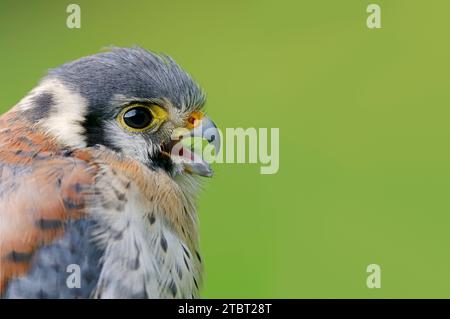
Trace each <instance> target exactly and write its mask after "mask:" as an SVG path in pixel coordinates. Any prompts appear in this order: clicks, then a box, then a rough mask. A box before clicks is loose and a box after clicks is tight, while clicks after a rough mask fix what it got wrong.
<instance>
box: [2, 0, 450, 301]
mask: <svg viewBox="0 0 450 319" xmlns="http://www.w3.org/2000/svg"><path fill="white" fill-rule="evenodd" d="M74 2H75V3H78V4H79V5H80V6H81V19H82V20H81V29H78V30H77V29H72V30H71V29H68V28H67V27H66V17H67V13H66V6H67V5H68V4H69V3H71V2H67V1H53V2H52V1H33V2H32V1H5V0H2V1H1V2H0V45H1V46H0V48H1V50H0V70H1V71H0V85H1V95H0V105H1V107H0V110H1V111H5V110H7V109H8V108H9V107H11V106H13V105H14V104H15V103H16V102H17V101H18V100H19V99H20V98H21V97H23V96H24V95H25V94H26V93H27V92H28V91H29V90H30V89H31V88H32V87H33V86H34V85H35V84H36V83H37V81H38V80H39V78H40V77H41V76H42V75H44V73H45V70H46V69H48V68H50V67H55V66H58V65H59V64H61V63H63V62H66V61H70V60H73V59H75V58H78V57H81V56H85V55H88V54H92V53H96V52H98V51H99V50H100V49H101V48H103V47H105V46H109V45H117V46H131V45H134V44H138V45H140V46H143V47H145V48H148V49H151V50H155V51H161V52H166V53H168V54H170V55H172V56H173V57H174V58H175V59H176V60H177V61H178V62H179V63H180V64H181V65H182V66H183V67H185V68H186V69H187V70H188V71H189V72H190V73H191V74H193V76H194V77H195V78H196V79H197V80H198V81H199V82H200V83H201V85H202V86H203V87H204V88H205V89H206V91H207V93H208V103H207V111H208V113H209V115H210V116H211V117H212V118H213V119H214V120H215V121H216V122H217V123H218V125H219V126H220V127H221V128H225V127H244V128H247V127H256V128H259V127H278V128H280V136H281V137H280V139H281V140H280V170H279V172H278V174H275V175H260V174H259V167H260V165H259V164H216V165H215V170H216V173H217V174H216V177H215V178H214V179H213V180H211V181H209V182H208V183H207V185H205V190H204V192H203V193H202V195H201V200H200V220H201V246H202V251H203V255H204V259H205V263H206V278H205V285H204V289H203V294H202V296H203V297H205V298H218V297H273V298H283V297H287V298H316V297H323V298H331V297H338V298H340V297H342V298H347V297H356V298H381V297H395V298H397V297H450V250H449V244H450V214H449V213H450V210H449V208H450V196H449V186H450V168H449V158H450V151H449V147H448V144H449V137H450V126H449V116H450V111H449V107H450V90H449V82H450V81H449V74H450V61H449V57H450V54H449V53H450V52H449V51H450V44H449V33H450V32H449V31H450V22H449V20H448V13H449V12H450V2H449V1H446V0H442V1H437V0H434V1H428V0H427V1H425V0H422V1H406V0H405V1H399V0H390V1H387V0H386V1H381V0H373V1H362V0H354V1H349V0H348V1H332V0H329V1H318V0H308V1H300V0H292V1H274V0H272V1H268V0H251V1H237V0H236V1H211V0H205V1H182V0H179V1H131V0H130V1H74ZM371 2H375V3H378V4H379V5H380V6H381V9H382V29H378V30H369V29H368V28H367V27H366V18H367V16H368V14H367V13H366V7H367V5H368V4H369V3H371ZM372 263H376V264H379V265H380V266H381V270H382V276H381V277H382V287H381V289H368V288H367V287H366V277H367V273H366V267H367V265H369V264H372Z"/></svg>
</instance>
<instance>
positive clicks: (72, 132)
mask: <svg viewBox="0 0 450 319" xmlns="http://www.w3.org/2000/svg"><path fill="white" fill-rule="evenodd" d="M44 92H48V93H50V94H51V95H52V106H51V109H50V112H49V114H48V116H46V117H45V118H43V119H41V120H40V121H39V122H38V124H37V125H38V126H39V127H41V128H42V129H43V130H44V131H45V132H46V133H47V134H49V135H50V136H52V137H54V138H55V139H56V140H57V141H58V142H59V143H60V144H62V145H64V146H69V147H85V146H86V138H85V129H84V127H83V124H82V123H83V121H84V119H85V115H86V113H87V101H86V100H85V99H84V98H83V97H82V96H81V95H80V94H79V93H77V92H74V91H73V90H71V89H69V88H68V87H67V86H65V85H64V84H63V83H61V81H59V80H57V79H49V80H45V81H44V82H42V83H41V84H40V85H39V86H38V87H36V88H35V89H34V90H33V91H31V92H30V94H29V95H28V96H27V97H25V98H24V99H23V100H22V101H21V102H19V104H18V108H19V110H22V111H25V112H26V111H27V110H30V109H31V108H33V102H32V101H33V97H35V96H37V95H38V94H40V93H44Z"/></svg>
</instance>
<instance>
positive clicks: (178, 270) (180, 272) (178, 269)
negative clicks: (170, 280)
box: [175, 264, 183, 280]
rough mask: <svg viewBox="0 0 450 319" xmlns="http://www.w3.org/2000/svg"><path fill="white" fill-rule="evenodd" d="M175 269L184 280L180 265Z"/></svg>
mask: <svg viewBox="0 0 450 319" xmlns="http://www.w3.org/2000/svg"><path fill="white" fill-rule="evenodd" d="M175 269H176V271H177V274H178V277H179V278H180V280H181V279H183V272H182V271H181V268H180V266H178V264H175Z"/></svg>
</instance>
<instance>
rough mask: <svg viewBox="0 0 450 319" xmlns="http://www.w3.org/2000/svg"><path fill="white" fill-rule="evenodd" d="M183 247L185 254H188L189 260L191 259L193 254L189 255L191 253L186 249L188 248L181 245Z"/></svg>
mask: <svg viewBox="0 0 450 319" xmlns="http://www.w3.org/2000/svg"><path fill="white" fill-rule="evenodd" d="M181 247H183V250H184V253H185V254H186V256H187V258H188V259H190V258H191V254H189V251H188V250H187V249H186V247H185V246H184V245H181Z"/></svg>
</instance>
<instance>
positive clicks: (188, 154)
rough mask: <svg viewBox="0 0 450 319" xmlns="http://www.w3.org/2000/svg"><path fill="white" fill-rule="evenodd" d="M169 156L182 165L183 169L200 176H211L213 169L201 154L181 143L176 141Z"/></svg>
mask: <svg viewBox="0 0 450 319" xmlns="http://www.w3.org/2000/svg"><path fill="white" fill-rule="evenodd" d="M171 158H172V160H173V161H174V162H176V163H179V164H181V165H182V166H183V168H184V170H185V171H187V172H189V173H193V174H197V175H200V176H206V177H211V176H212V174H213V171H212V169H211V167H210V165H209V164H208V163H207V162H206V161H205V160H204V159H203V158H202V156H201V155H199V154H197V153H196V152H194V150H193V149H192V148H190V147H188V146H186V145H184V144H183V143H180V142H179V143H176V144H175V145H174V146H173V148H172V152H171Z"/></svg>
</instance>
